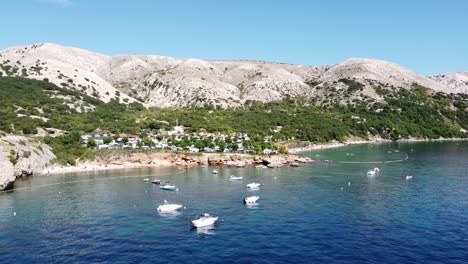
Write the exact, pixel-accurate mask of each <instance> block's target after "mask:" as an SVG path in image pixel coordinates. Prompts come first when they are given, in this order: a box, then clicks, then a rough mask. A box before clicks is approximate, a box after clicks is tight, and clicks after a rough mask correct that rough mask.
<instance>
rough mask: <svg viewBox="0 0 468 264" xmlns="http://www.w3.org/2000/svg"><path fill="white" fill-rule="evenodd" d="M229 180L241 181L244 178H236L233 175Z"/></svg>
mask: <svg viewBox="0 0 468 264" xmlns="http://www.w3.org/2000/svg"><path fill="white" fill-rule="evenodd" d="M229 180H231V181H241V180H242V176H234V175H231V176H229Z"/></svg>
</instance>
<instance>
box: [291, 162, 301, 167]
mask: <svg viewBox="0 0 468 264" xmlns="http://www.w3.org/2000/svg"><path fill="white" fill-rule="evenodd" d="M289 166H291V167H299V163H297V162H293V163H291V164H290V165H289Z"/></svg>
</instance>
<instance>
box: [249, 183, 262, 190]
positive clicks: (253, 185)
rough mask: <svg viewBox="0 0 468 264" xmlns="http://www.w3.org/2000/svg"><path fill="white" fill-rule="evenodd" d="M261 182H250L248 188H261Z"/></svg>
mask: <svg viewBox="0 0 468 264" xmlns="http://www.w3.org/2000/svg"><path fill="white" fill-rule="evenodd" d="M260 185H261V184H260V183H256V182H252V183H249V184H247V188H249V189H258V188H260Z"/></svg>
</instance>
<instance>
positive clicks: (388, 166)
mask: <svg viewBox="0 0 468 264" xmlns="http://www.w3.org/2000/svg"><path fill="white" fill-rule="evenodd" d="M394 150H398V151H399V152H395V151H394ZM305 155H309V156H312V157H315V158H319V159H331V160H333V163H332V164H330V165H327V164H312V165H303V166H301V167H299V168H283V169H263V170H262V169H255V168H244V169H230V168H223V169H221V171H220V174H219V175H213V174H211V173H210V171H211V170H212V168H194V169H191V170H189V171H188V172H185V171H184V170H183V169H179V168H166V169H151V170H150V169H142V170H129V171H113V172H96V173H87V174H86V173H85V174H80V175H69V174H68V175H55V176H43V177H39V176H37V177H30V178H27V179H24V180H19V181H18V182H17V183H16V185H15V187H16V190H15V191H12V192H5V193H2V194H0V262H14V263H54V262H59V263H64V262H69V263H71V262H72V263H90V262H104V263H220V262H223V263H233V262H235V263H467V261H468V241H467V235H468V230H467V229H468V142H449V143H417V144H408V143H400V144H397V143H393V144H382V145H359V146H352V147H346V148H338V149H329V150H323V151H320V152H313V153H306V154H305ZM406 155H408V159H407V160H404V159H405V158H406ZM398 160H404V161H400V162H390V163H355V162H381V161H398ZM348 162H350V163H348ZM374 167H379V168H380V171H381V173H380V175H378V176H376V177H375V178H368V177H367V176H366V175H365V173H366V171H367V170H368V169H370V168H374ZM231 174H235V175H242V176H244V180H243V182H231V181H229V180H227V178H228V177H229V175H231ZM406 175H412V176H413V179H412V180H411V181H406V180H405V176H406ZM155 177H157V178H160V179H161V180H164V181H165V180H170V181H171V182H172V183H174V184H176V185H177V186H178V188H179V191H178V192H169V191H163V190H160V189H158V188H157V187H156V186H154V185H152V184H150V183H144V182H143V179H144V178H155ZM253 181H257V182H262V183H264V184H265V186H263V187H262V189H261V190H260V191H257V192H249V191H247V190H246V188H245V185H246V184H247V183H249V182H253ZM348 182H350V183H351V185H350V186H348ZM253 194H258V195H260V197H261V198H260V201H259V204H258V205H257V206H254V207H251V208H249V207H246V206H244V205H243V203H242V199H243V198H244V197H246V196H248V195H253ZM164 199H167V200H168V201H171V202H177V203H182V204H184V205H185V206H186V207H187V208H186V209H185V210H183V211H182V212H181V213H180V214H178V215H160V214H158V213H157V212H156V207H157V206H158V205H159V204H161V203H162V201H163V200H164ZM14 212H16V216H15V215H14ZM202 212H209V213H211V214H213V215H217V216H219V217H220V218H221V219H222V221H219V222H218V223H217V224H216V225H215V226H214V228H212V229H210V230H199V231H197V230H191V229H190V228H189V222H190V220H192V219H194V218H195V216H196V215H197V214H199V213H202Z"/></svg>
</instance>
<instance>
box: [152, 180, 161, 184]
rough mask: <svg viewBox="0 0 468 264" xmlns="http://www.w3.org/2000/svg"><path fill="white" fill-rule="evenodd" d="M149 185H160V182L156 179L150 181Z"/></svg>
mask: <svg viewBox="0 0 468 264" xmlns="http://www.w3.org/2000/svg"><path fill="white" fill-rule="evenodd" d="M151 183H152V184H160V183H161V181H160V180H158V179H154V180H152V181H151Z"/></svg>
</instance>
